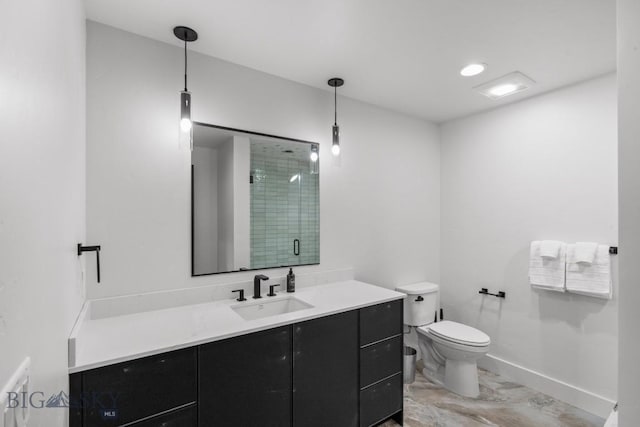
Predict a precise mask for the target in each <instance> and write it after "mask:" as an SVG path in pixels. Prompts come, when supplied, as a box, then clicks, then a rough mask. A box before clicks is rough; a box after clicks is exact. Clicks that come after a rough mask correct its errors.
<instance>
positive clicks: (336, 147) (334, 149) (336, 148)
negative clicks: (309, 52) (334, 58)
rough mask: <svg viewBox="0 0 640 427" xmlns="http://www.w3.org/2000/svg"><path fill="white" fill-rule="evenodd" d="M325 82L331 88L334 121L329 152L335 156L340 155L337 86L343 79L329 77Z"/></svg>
mask: <svg viewBox="0 0 640 427" xmlns="http://www.w3.org/2000/svg"><path fill="white" fill-rule="evenodd" d="M327 83H328V84H329V86H331V87H332V88H333V106H334V121H333V128H332V135H333V136H332V144H331V153H332V154H333V155H334V156H336V157H337V156H339V155H340V126H338V88H339V87H340V86H342V85H343V84H344V80H342V79H341V78H339V77H334V78H332V79H329V81H328V82H327Z"/></svg>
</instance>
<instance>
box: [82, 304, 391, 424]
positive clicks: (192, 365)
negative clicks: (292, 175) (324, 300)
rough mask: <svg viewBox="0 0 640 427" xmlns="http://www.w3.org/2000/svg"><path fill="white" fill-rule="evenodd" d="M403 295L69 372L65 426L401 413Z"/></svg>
mask: <svg viewBox="0 0 640 427" xmlns="http://www.w3.org/2000/svg"><path fill="white" fill-rule="evenodd" d="M402 336H403V335H402V300H398V301H392V302H388V303H383V304H377V305H374V306H370V307H365V308H362V309H360V310H352V311H348V312H345V313H340V314H335V315H330V316H325V317H320V318H318V319H312V320H308V321H304V322H299V323H295V324H293V325H287V326H281V327H276V328H272V329H268V330H265V331H260V332H255V333H251V334H247V335H242V336H238V337H235V338H229V339H226V340H221V341H215V342H211V343H207V344H202V345H199V346H195V347H191V348H187V349H183V350H177V351H172V352H168V353H163V354H159V355H155V356H150V357H145V358H141V359H136V360H132V361H129V362H124V363H118V364H114V365H110V366H106V367H103V368H97V369H92V370H88V371H84V372H81V373H77V374H72V375H70V377H69V389H70V410H69V420H70V421H69V424H70V427H104V426H109V427H115V426H123V425H126V426H131V427H177V426H180V427H210V426H225V427H226V426H238V427H254V426H261V427H269V426H274V427H287V426H294V427H314V426H322V427H324V426H329V425H335V426H340V427H357V426H362V427H369V426H373V425H377V424H379V423H381V422H383V421H385V420H387V419H390V418H393V419H395V420H396V421H398V422H399V423H402Z"/></svg>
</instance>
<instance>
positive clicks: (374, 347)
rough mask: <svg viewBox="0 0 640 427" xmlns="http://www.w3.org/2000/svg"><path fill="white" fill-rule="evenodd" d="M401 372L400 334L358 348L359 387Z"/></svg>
mask: <svg viewBox="0 0 640 427" xmlns="http://www.w3.org/2000/svg"><path fill="white" fill-rule="evenodd" d="M398 372H402V336H401V335H400V336H396V337H395V338H389V339H386V340H384V341H380V342H378V343H376V344H371V345H369V346H366V347H363V348H362V349H360V387H366V386H368V385H370V384H373V383H375V382H376V381H380V380H381V379H383V378H387V377H389V376H391V375H394V374H397V373H398Z"/></svg>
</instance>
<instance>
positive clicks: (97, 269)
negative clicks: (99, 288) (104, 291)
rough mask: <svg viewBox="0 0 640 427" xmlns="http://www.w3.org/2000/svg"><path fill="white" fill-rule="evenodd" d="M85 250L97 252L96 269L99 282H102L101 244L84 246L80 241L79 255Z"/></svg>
mask: <svg viewBox="0 0 640 427" xmlns="http://www.w3.org/2000/svg"><path fill="white" fill-rule="evenodd" d="M84 252H95V253H96V267H97V268H96V271H97V276H98V283H100V245H96V246H82V243H78V256H80V255H82V254H83V253H84Z"/></svg>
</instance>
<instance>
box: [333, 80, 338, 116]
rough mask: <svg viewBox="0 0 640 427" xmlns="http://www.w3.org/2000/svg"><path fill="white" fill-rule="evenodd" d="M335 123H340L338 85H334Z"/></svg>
mask: <svg viewBox="0 0 640 427" xmlns="http://www.w3.org/2000/svg"><path fill="white" fill-rule="evenodd" d="M333 112H334V116H333V125H334V126H337V125H338V88H337V87H336V86H334V87H333Z"/></svg>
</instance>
